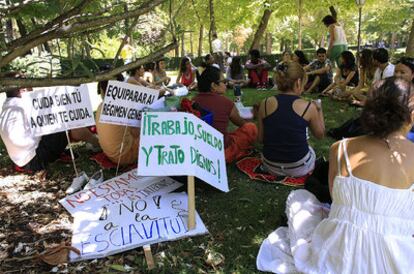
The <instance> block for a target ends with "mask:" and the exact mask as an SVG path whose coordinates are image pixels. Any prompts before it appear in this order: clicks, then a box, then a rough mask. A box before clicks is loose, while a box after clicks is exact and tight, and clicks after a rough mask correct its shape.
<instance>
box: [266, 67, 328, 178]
mask: <svg viewBox="0 0 414 274" xmlns="http://www.w3.org/2000/svg"><path fill="white" fill-rule="evenodd" d="M305 77H306V76H305V71H304V70H303V68H302V67H301V66H300V65H299V64H298V63H296V62H291V63H289V64H288V65H287V68H286V70H285V71H281V70H278V71H276V84H277V86H278V89H279V90H280V94H278V95H276V96H272V97H269V98H266V99H265V100H263V101H262V102H261V104H260V107H259V118H258V125H259V141H260V142H262V143H263V153H262V161H263V166H264V167H265V168H266V169H267V171H268V172H269V173H271V174H274V175H283V176H292V177H301V176H304V175H306V174H309V173H310V172H311V171H312V170H313V169H314V166H315V159H316V155H315V152H314V150H313V149H312V148H311V147H310V146H309V144H308V141H307V136H306V130H307V128H308V127H310V130H311V132H312V134H313V135H314V136H315V137H316V138H318V139H322V138H323V137H324V132H325V122H324V118H323V112H322V106H321V105H320V104H317V103H312V102H308V101H306V100H304V99H302V98H301V97H300V96H301V94H302V92H303V84H302V81H303V80H304V79H305Z"/></svg>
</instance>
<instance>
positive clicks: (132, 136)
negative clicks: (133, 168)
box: [95, 75, 140, 165]
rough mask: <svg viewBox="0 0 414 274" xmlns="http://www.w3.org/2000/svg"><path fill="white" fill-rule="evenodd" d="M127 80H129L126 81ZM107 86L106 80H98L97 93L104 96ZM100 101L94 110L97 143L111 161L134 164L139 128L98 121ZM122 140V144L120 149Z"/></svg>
mask: <svg viewBox="0 0 414 274" xmlns="http://www.w3.org/2000/svg"><path fill="white" fill-rule="evenodd" d="M117 80H118V81H122V80H123V77H122V75H118V76H117ZM128 82H129V81H128ZM107 86H108V81H100V82H99V83H98V93H99V94H100V95H101V97H102V99H103V98H104V96H105V91H106V88H107ZM101 108H102V103H101V104H100V105H99V106H98V109H97V110H96V118H95V121H96V131H97V134H98V136H99V144H100V145H101V148H102V151H103V152H104V153H105V155H106V156H107V157H108V159H109V160H111V161H112V162H113V163H118V161H119V164H120V165H130V164H136V163H137V161H138V147H139V134H140V129H139V128H136V127H127V126H121V125H115V124H107V123H100V122H99V119H100V115H101ZM122 140H124V145H123V147H122V152H121V154H120V150H121V144H122Z"/></svg>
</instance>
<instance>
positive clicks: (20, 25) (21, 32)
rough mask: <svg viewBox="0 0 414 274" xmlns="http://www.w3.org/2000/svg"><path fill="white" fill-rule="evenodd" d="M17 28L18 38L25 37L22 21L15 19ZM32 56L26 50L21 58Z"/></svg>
mask: <svg viewBox="0 0 414 274" xmlns="http://www.w3.org/2000/svg"><path fill="white" fill-rule="evenodd" d="M16 23H17V28H18V29H19V33H20V37H24V36H26V35H27V29H26V26H25V25H24V24H23V22H22V19H21V18H18V19H16ZM29 54H32V51H31V50H28V51H27V52H26V53H24V54H23V55H22V56H26V55H29Z"/></svg>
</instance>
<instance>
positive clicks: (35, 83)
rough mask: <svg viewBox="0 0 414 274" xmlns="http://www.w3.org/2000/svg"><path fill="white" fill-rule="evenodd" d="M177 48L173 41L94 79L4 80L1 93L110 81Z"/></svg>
mask: <svg viewBox="0 0 414 274" xmlns="http://www.w3.org/2000/svg"><path fill="white" fill-rule="evenodd" d="M176 47H178V43H177V41H173V43H171V44H169V45H167V46H165V47H163V48H161V49H159V50H158V51H156V52H153V53H152V54H150V55H148V56H145V57H143V58H139V59H137V60H136V61H135V62H132V63H129V64H127V65H123V66H120V67H117V68H114V69H112V70H110V71H108V72H104V73H98V74H96V75H93V76H92V77H74V78H52V79H49V78H28V79H16V78H2V79H1V85H2V86H0V92H5V91H7V90H10V89H12V88H19V87H51V86H66V85H70V86H76V85H80V84H85V83H90V82H97V81H103V80H109V79H112V78H113V77H114V76H116V75H118V74H120V73H122V72H124V71H127V70H130V69H133V68H136V67H139V66H141V65H143V64H145V63H148V62H150V61H152V60H155V59H158V58H160V57H161V56H163V55H164V54H165V53H167V52H169V51H171V50H173V49H175V48H176Z"/></svg>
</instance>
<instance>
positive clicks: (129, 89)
mask: <svg viewBox="0 0 414 274" xmlns="http://www.w3.org/2000/svg"><path fill="white" fill-rule="evenodd" d="M158 95H159V91H158V90H155V89H151V88H147V87H144V86H138V85H133V84H128V83H124V82H119V81H109V82H108V87H107V88H106V91H105V97H104V101H103V103H102V108H101V115H100V122H101V123H107V124H115V125H124V126H131V127H139V126H140V123H141V115H142V109H143V108H144V107H150V106H151V105H152V104H153V103H154V102H156V101H157V99H158Z"/></svg>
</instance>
